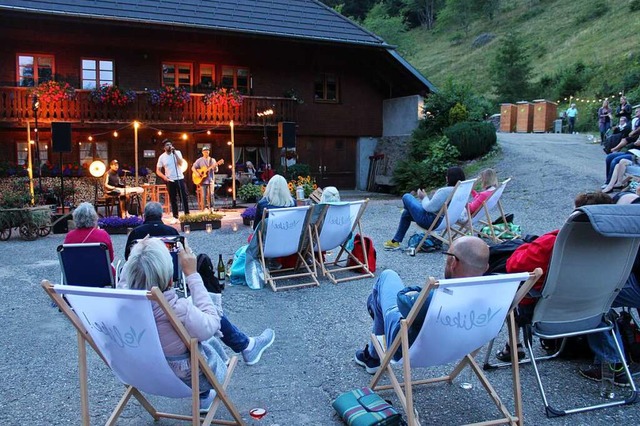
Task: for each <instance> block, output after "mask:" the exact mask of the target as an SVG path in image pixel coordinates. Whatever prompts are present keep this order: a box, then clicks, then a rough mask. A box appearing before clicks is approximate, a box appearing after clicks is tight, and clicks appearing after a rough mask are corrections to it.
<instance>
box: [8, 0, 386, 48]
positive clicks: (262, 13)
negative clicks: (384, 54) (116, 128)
mask: <svg viewBox="0 0 640 426" xmlns="http://www.w3.org/2000/svg"><path fill="white" fill-rule="evenodd" d="M2 9H10V10H15V11H24V12H34V13H45V14H51V15H64V16H72V17H81V18H82V17H83V18H93V19H105V20H115V21H130V22H144V23H147V24H149V23H154V24H158V25H171V26H184V27H190V28H202V29H211V30H223V31H231V32H241V33H252V34H261V35H270V36H282V37H287V38H301V39H312V40H326V41H332V42H338V43H349V44H360V45H373V46H381V47H382V46H385V47H386V46H388V45H387V44H386V43H385V41H384V40H383V39H381V38H380V37H378V36H376V35H375V34H373V33H371V32H370V31H367V30H366V29H364V28H362V27H361V26H359V25H357V24H356V23H354V22H352V21H350V20H349V19H347V18H345V17H344V16H342V15H340V14H339V13H337V12H336V11H334V10H333V9H331V8H329V7H327V6H325V5H324V4H322V3H321V2H319V1H316V0H0V10H2Z"/></svg>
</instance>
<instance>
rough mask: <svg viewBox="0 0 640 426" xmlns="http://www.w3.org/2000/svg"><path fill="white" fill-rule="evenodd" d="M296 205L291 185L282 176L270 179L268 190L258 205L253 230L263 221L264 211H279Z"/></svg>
mask: <svg viewBox="0 0 640 426" xmlns="http://www.w3.org/2000/svg"><path fill="white" fill-rule="evenodd" d="M295 205H296V202H295V201H294V199H293V197H292V196H291V192H289V184H288V183H287V180H286V179H285V178H284V177H283V176H282V175H274V176H273V177H272V178H271V179H269V183H267V188H266V189H265V190H264V196H263V197H262V199H260V201H258V204H257V205H256V215H255V217H254V219H253V229H257V228H258V223H259V222H260V221H261V220H262V213H263V212H264V209H277V208H282V207H293V206H295Z"/></svg>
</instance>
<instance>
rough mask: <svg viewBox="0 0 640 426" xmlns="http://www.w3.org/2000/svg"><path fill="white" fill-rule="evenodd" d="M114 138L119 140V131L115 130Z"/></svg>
mask: <svg viewBox="0 0 640 426" xmlns="http://www.w3.org/2000/svg"><path fill="white" fill-rule="evenodd" d="M113 137H114V138H117V137H118V131H117V130H114V131H113Z"/></svg>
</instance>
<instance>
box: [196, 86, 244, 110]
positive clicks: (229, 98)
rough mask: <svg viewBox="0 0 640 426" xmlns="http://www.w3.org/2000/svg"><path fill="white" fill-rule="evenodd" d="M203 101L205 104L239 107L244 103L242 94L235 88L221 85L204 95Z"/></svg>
mask: <svg viewBox="0 0 640 426" xmlns="http://www.w3.org/2000/svg"><path fill="white" fill-rule="evenodd" d="M202 102H203V103H204V104H205V105H209V104H211V105H214V106H218V107H221V106H230V107H233V108H237V107H239V106H240V105H242V95H241V94H240V92H238V91H237V90H236V89H234V88H231V89H227V88H226V87H221V88H219V89H215V90H214V91H212V92H211V93H207V94H206V95H204V96H203V97H202Z"/></svg>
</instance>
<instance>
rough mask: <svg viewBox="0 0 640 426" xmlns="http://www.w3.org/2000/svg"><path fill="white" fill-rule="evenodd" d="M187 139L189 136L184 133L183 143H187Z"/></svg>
mask: <svg viewBox="0 0 640 426" xmlns="http://www.w3.org/2000/svg"><path fill="white" fill-rule="evenodd" d="M187 138H188V136H187V134H186V133H183V134H182V140H183V141H186V140H187Z"/></svg>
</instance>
